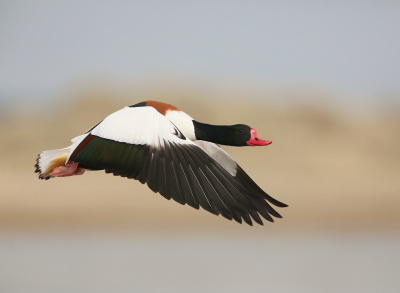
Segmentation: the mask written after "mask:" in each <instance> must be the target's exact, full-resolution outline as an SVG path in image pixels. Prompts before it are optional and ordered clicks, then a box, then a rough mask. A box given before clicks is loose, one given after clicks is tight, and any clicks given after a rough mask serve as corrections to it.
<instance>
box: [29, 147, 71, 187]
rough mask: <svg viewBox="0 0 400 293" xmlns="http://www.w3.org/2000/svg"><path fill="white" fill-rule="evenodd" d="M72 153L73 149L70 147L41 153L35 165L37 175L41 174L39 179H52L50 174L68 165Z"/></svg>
mask: <svg viewBox="0 0 400 293" xmlns="http://www.w3.org/2000/svg"><path fill="white" fill-rule="evenodd" d="M70 151H71V147H68V148H63V149H58V150H51V151H44V152H42V153H40V154H39V155H38V157H37V159H36V165H35V168H36V169H35V173H39V179H46V180H47V179H50V178H51V176H50V173H51V172H52V171H53V170H54V168H56V167H59V166H64V165H65V164H66V163H67V158H68V155H69V152H70Z"/></svg>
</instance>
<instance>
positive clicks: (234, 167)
mask: <svg viewBox="0 0 400 293" xmlns="http://www.w3.org/2000/svg"><path fill="white" fill-rule="evenodd" d="M194 143H195V144H196V145H197V146H199V147H200V148H202V149H203V150H204V151H205V152H206V153H207V154H208V155H209V156H210V157H212V158H213V159H214V160H215V161H217V162H218V163H219V164H220V165H221V166H222V167H223V168H224V169H225V170H227V171H228V172H229V173H230V174H231V175H232V176H233V177H234V178H235V179H236V180H237V181H238V182H239V183H240V184H241V185H243V186H244V187H245V188H247V189H248V190H249V191H251V192H252V193H254V194H256V195H258V196H260V197H263V198H265V199H266V200H267V201H269V202H270V203H272V204H273V205H275V206H277V207H287V205H286V204H284V203H282V202H280V201H278V200H276V199H274V198H273V197H271V196H270V195H268V194H267V193H266V192H265V191H264V190H262V189H261V188H260V187H259V186H258V185H257V184H256V183H255V182H254V181H253V180H252V179H251V178H250V177H249V175H247V173H246V172H245V171H244V170H243V169H242V168H241V167H240V166H239V165H238V164H237V163H236V161H235V160H234V159H233V158H232V157H231V156H230V155H229V154H228V153H227V152H225V151H224V150H223V149H222V148H220V147H219V146H218V145H217V144H215V143H212V142H208V141H204V140H196V141H194ZM266 205H267V206H266V207H267V210H268V212H269V213H270V214H271V215H273V216H275V217H277V218H281V217H282V216H281V215H280V214H279V213H278V212H276V211H275V210H274V209H273V208H272V207H271V206H270V205H269V204H268V203H266Z"/></svg>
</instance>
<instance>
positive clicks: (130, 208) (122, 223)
mask: <svg viewBox="0 0 400 293" xmlns="http://www.w3.org/2000/svg"><path fill="white" fill-rule="evenodd" d="M147 99H155V100H159V101H164V102H168V103H171V104H174V105H175V106H177V107H178V108H180V109H182V110H183V111H185V112H187V113H188V114H189V115H191V116H192V117H194V118H195V119H196V120H198V121H202V122H206V123H210V124H237V123H244V124H248V125H250V126H252V127H254V128H256V129H257V131H258V135H259V137H260V138H262V139H268V140H272V141H273V144H272V145H270V146H267V147H259V148H249V147H248V148H246V147H244V148H234V147H224V148H225V150H227V151H228V153H229V154H231V155H232V156H233V157H234V158H235V159H236V160H237V162H238V163H239V164H240V165H241V166H242V167H243V169H244V170H246V171H247V173H248V174H249V175H250V176H251V177H252V178H253V179H254V180H255V181H256V182H257V183H258V184H259V185H260V186H261V187H262V188H263V189H264V190H265V191H266V192H267V193H269V194H271V195H272V196H273V197H275V198H277V199H278V200H280V201H283V202H285V203H287V204H289V208H286V209H279V208H278V212H280V213H281V214H282V215H283V219H278V220H277V221H276V223H275V224H270V223H268V222H267V221H264V222H266V226H265V227H257V228H253V229H267V230H268V231H271V230H276V231H279V230H282V229H292V228H293V229H294V228H295V229H299V228H302V229H313V228H318V229H379V230H380V229H386V228H387V229H396V228H400V196H399V195H400V164H399V162H400V152H399V146H400V119H399V118H396V116H395V115H392V116H390V115H389V116H388V115H386V116H385V115H383V114H382V115H378V114H376V113H375V114H374V113H369V114H362V113H361V114H360V113H357V115H353V116H351V115H350V114H348V113H347V114H345V113H343V112H341V111H339V110H337V109H328V108H327V107H322V106H306V105H302V106H300V105H283V104H263V103H255V102H246V101H243V99H238V98H235V97H233V98H232V97H231V99H227V98H225V99H224V98H220V99H216V98H215V99H214V98H213V97H212V96H211V97H210V96H207V95H204V96H202V95H199V94H195V93H190V92H186V93H176V92H168V91H163V92H162V91H160V92H149V93H144V94H142V95H141V96H140V97H134V98H121V99H116V98H115V97H114V96H112V95H109V94H104V93H101V94H99V93H96V92H94V93H90V94H88V93H85V94H82V96H81V97H79V98H78V99H76V101H75V102H71V103H70V104H67V105H65V106H64V107H63V108H62V109H60V108H59V109H56V110H52V111H51V112H50V113H48V112H47V113H43V112H42V113H32V114H31V115H24V116H17V117H13V118H7V119H5V118H3V119H1V120H0V125H1V127H0V135H1V142H0V159H1V166H2V168H1V171H0V173H1V174H0V175H1V176H0V183H1V195H0V228H1V229H16V228H28V229H41V228H55V229H59V228H68V227H69V228H71V229H77V228H85V229H86V228H90V229H94V228H99V229H103V228H104V229H108V228H112V229H115V228H129V229H149V228H151V227H153V228H162V229H172V228H182V227H187V228H194V227H196V229H209V228H210V227H213V228H215V229H219V228H221V229H232V230H236V229H247V227H246V226H247V225H246V226H244V225H242V226H241V225H238V224H236V223H234V222H229V221H227V220H225V219H224V218H222V217H215V216H214V215H211V214H209V213H207V212H205V211H203V210H200V211H196V210H194V209H192V208H190V207H188V206H181V205H179V204H177V203H175V202H173V201H172V200H171V201H167V200H165V199H164V198H163V197H162V196H160V195H159V194H154V193H153V192H151V191H150V190H149V189H148V188H147V187H146V186H143V185H142V184H140V183H139V182H137V181H135V180H128V179H125V178H120V177H114V176H112V175H109V174H108V175H106V174H104V171H98V172H86V173H85V175H83V176H75V177H71V178H56V179H52V180H48V181H41V180H38V179H37V176H36V174H34V173H33V171H34V167H33V165H34V164H35V159H36V156H37V154H38V153H39V152H41V151H43V150H48V149H56V148H62V147H66V146H68V145H70V139H71V138H73V137H75V136H77V135H79V134H82V133H83V132H84V131H86V130H87V129H89V128H90V127H91V126H93V125H95V124H96V123H97V122H99V121H100V120H102V119H103V118H104V117H105V116H106V115H108V114H110V113H112V112H113V111H116V110H118V109H120V108H122V107H123V106H125V105H130V104H134V103H137V102H140V101H143V100H147Z"/></svg>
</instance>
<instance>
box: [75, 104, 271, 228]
mask: <svg viewBox="0 0 400 293" xmlns="http://www.w3.org/2000/svg"><path fill="white" fill-rule="evenodd" d="M69 161H74V162H79V166H80V167H82V168H86V169H91V170H102V169H104V170H105V171H106V172H107V173H113V174H114V175H117V176H122V177H127V178H133V179H136V180H139V181H140V182H141V183H143V184H144V183H147V185H148V187H149V188H150V189H151V190H152V191H154V192H159V193H160V194H161V195H163V196H164V197H165V198H167V199H171V198H172V199H174V200H175V201H177V202H179V203H180V204H188V205H190V206H192V207H194V208H196V209H199V207H202V208H203V209H205V210H207V211H209V212H210V213H213V214H215V215H218V214H221V215H223V216H224V217H225V218H227V219H230V220H231V219H232V218H233V219H235V220H236V221H238V222H239V223H241V222H242V218H243V220H244V221H245V222H246V223H248V224H249V225H251V224H252V221H251V219H250V216H251V217H252V218H253V219H254V220H255V221H256V222H257V223H259V224H262V221H261V219H260V217H259V214H260V215H261V216H263V217H264V218H265V219H267V220H269V221H273V220H272V218H271V216H270V215H269V214H268V208H267V205H268V204H267V203H266V202H265V199H264V197H262V196H259V195H257V194H255V193H253V192H252V191H250V190H249V189H247V188H246V187H245V186H243V184H241V183H240V182H239V181H238V180H236V179H235V178H234V177H233V176H232V175H231V174H230V173H229V172H228V171H227V170H225V169H224V168H223V167H222V166H221V165H220V164H219V163H217V162H216V161H215V160H214V159H213V158H211V157H210V156H209V155H207V154H206V153H205V152H204V151H203V150H202V149H201V148H199V147H198V146H197V145H195V144H194V143H193V142H192V141H190V140H189V139H186V138H185V137H184V136H183V135H182V133H181V132H180V131H179V129H178V128H177V127H175V126H174V125H173V124H172V123H171V122H170V121H169V120H168V119H167V118H165V117H164V116H163V115H161V114H160V113H158V112H157V111H156V110H155V109H154V108H152V107H140V108H135V107H134V108H129V107H126V108H124V109H122V110H120V111H117V112H115V113H113V114H111V115H110V116H108V117H107V118H106V119H104V120H103V121H102V122H101V123H99V124H98V125H97V126H96V127H94V128H93V129H91V130H90V131H89V132H88V133H87V134H86V137H85V138H84V139H83V140H82V141H81V142H80V143H79V144H78V145H77V146H76V147H75V148H74V149H73V150H72V151H71V153H70V157H69Z"/></svg>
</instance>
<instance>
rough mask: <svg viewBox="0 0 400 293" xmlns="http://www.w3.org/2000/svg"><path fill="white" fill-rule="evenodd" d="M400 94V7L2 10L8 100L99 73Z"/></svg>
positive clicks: (0, 53) (43, 4)
mask: <svg viewBox="0 0 400 293" xmlns="http://www.w3.org/2000/svg"><path fill="white" fill-rule="evenodd" d="M158 70H161V71H163V72H165V73H167V74H168V73H171V74H178V75H179V74H180V75H182V76H189V77H190V76H191V75H193V76H194V77H195V76H204V77H207V78H209V79H212V80H215V81H216V82H218V79H221V80H223V79H229V78H244V79H247V80H254V81H255V84H259V85H260V86H267V85H269V84H275V83H276V84H281V85H284V84H286V83H288V84H290V83H304V84H327V85H331V86H333V87H337V88H340V89H342V90H344V91H349V92H354V93H357V94H360V95H375V96H379V95H385V94H391V93H399V92H400V1H312V0H306V1H285V0H281V1H233V0H232V1H217V0H213V1H209V0H202V1H71V0H69V1H49V0H47V1H46V0H44V1H39V0H32V1H21V0H13V1H1V3H0V98H1V99H3V100H4V99H7V98H12V97H19V96H21V95H27V94H32V96H48V95H49V94H50V93H52V92H54V91H57V89H59V88H60V87H62V86H63V85H65V84H66V83H68V82H69V81H71V80H73V79H79V78H80V77H84V76H86V75H88V74H91V73H93V72H114V73H118V74H119V75H120V76H141V75H142V74H147V73H148V72H151V71H158Z"/></svg>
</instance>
